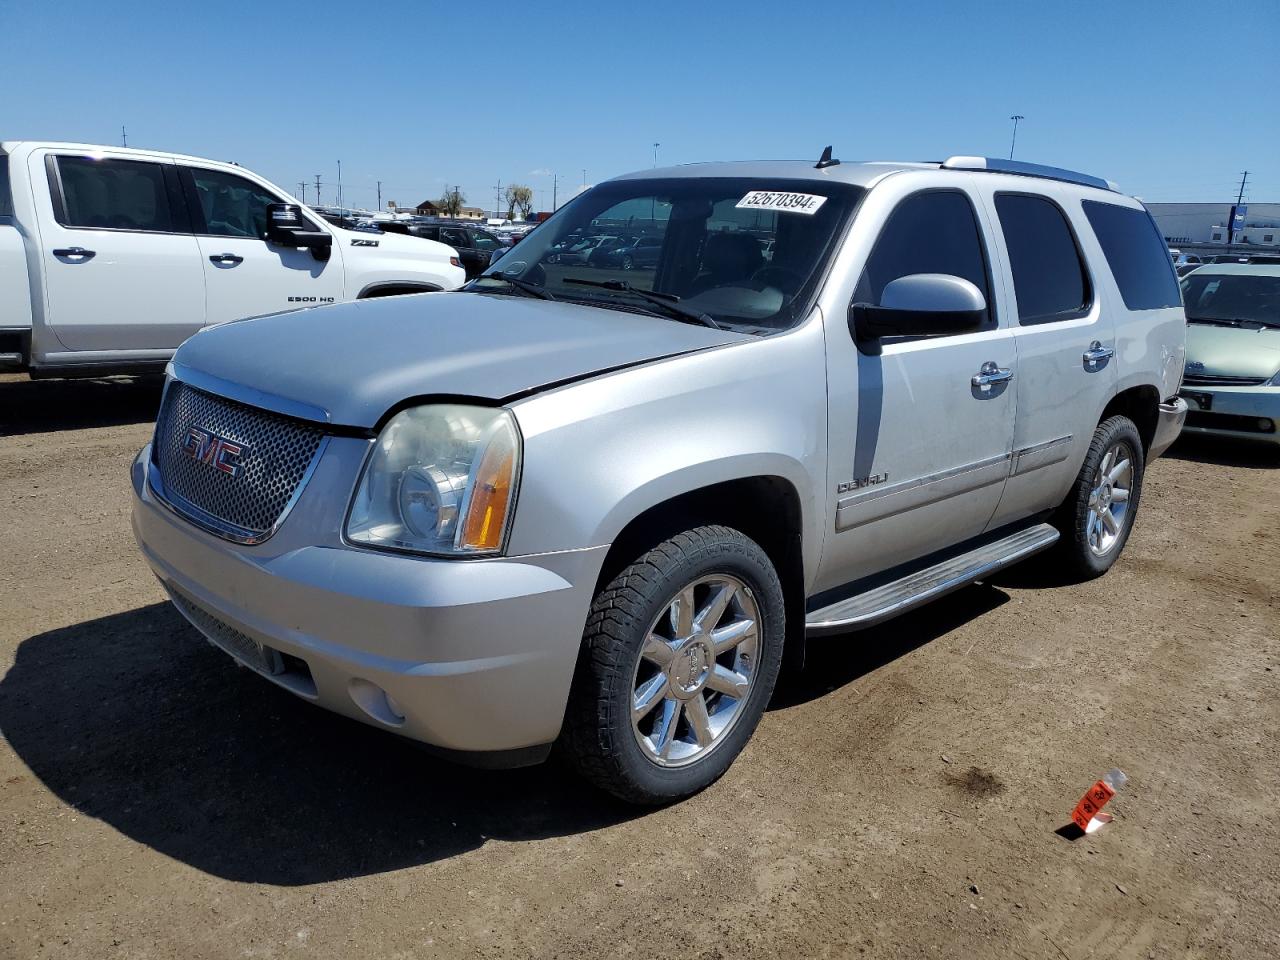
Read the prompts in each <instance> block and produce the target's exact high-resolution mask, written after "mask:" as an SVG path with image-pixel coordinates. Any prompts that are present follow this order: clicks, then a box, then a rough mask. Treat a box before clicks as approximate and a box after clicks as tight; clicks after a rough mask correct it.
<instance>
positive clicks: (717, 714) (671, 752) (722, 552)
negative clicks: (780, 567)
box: [558, 526, 785, 804]
mask: <svg viewBox="0 0 1280 960" xmlns="http://www.w3.org/2000/svg"><path fill="white" fill-rule="evenodd" d="M783 620H784V605H783V599H782V585H781V583H780V582H779V579H778V574H777V571H775V570H774V568H773V564H772V563H770V561H769V558H768V556H766V554H765V552H764V551H763V550H762V549H760V547H759V546H758V545H757V544H756V543H755V542H754V541H752V540H751V539H749V538H748V537H746V536H745V535H743V534H742V533H740V532H738V531H737V530H732V529H730V528H728V527H721V526H706V527H698V528H696V529H693V530H688V531H686V532H684V533H680V534H677V535H676V536H674V537H672V538H671V539H669V540H666V541H664V542H663V543H660V544H659V545H658V546H656V547H654V548H653V549H652V550H650V551H648V552H647V553H645V554H644V555H643V556H641V557H639V558H638V559H636V560H635V561H634V562H633V563H631V564H630V565H629V566H627V568H626V569H624V570H623V571H622V572H621V573H619V574H618V575H617V576H616V577H614V578H613V580H612V581H611V582H609V583H608V584H606V585H605V586H604V588H603V589H601V590H600V592H599V593H598V594H597V595H596V598H595V602H594V603H593V604H592V606H591V611H590V614H589V615H588V617H587V624H586V630H585V632H584V634H583V642H582V648H581V651H580V653H579V657H578V665H577V670H576V673H575V675H574V679H573V685H572V688H571V690H570V693H569V703H568V708H567V711H566V715H565V722H564V728H563V730H562V732H561V735H560V742H559V744H558V749H559V752H560V754H561V755H562V756H563V757H564V758H565V759H566V760H567V761H568V762H569V763H570V765H571V766H572V767H574V768H575V769H576V770H577V771H578V772H579V773H580V774H581V775H582V776H583V777H585V778H586V779H587V780H589V781H591V782H592V783H594V784H595V785H596V786H598V787H600V788H602V789H604V790H606V791H608V792H609V793H612V794H614V795H615V796H617V797H620V798H622V799H623V800H626V801H628V802H630V803H637V804H660V803H667V802H670V801H673V800H678V799H680V798H682V797H687V796H689V795H690V794H693V793H696V792H697V791H699V790H701V789H703V788H704V787H706V786H708V785H709V784H711V783H714V782H715V781H716V780H717V779H718V778H719V777H720V776H721V774H723V773H724V772H725V770H727V769H728V768H729V765H730V764H731V763H732V762H733V760H734V758H735V757H737V755H738V754H739V753H741V752H742V748H743V747H744V746H745V745H746V743H747V740H749V739H750V737H751V734H752V733H753V732H754V730H755V728H756V724H757V723H759V721H760V717H761V715H762V714H763V713H764V709H765V706H766V705H767V704H768V702H769V698H770V696H772V694H773V687H774V683H775V682H776V681H777V677H778V669H779V666H780V664H781V662H782V645H783V638H784V636H785V632H784V622H783Z"/></svg>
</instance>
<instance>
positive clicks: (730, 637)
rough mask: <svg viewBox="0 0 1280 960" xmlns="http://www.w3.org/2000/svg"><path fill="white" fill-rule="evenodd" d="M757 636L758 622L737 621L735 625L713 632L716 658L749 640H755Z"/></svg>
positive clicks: (712, 642)
mask: <svg viewBox="0 0 1280 960" xmlns="http://www.w3.org/2000/svg"><path fill="white" fill-rule="evenodd" d="M755 636H756V622H755V621H754V620H745V619H744V620H735V621H734V622H733V623H729V624H726V625H725V626H723V627H721V628H720V629H719V630H712V631H711V644H712V647H713V648H714V650H715V654H716V656H717V657H718V656H720V654H722V653H725V652H727V651H729V650H732V649H733V648H734V647H736V646H738V645H739V644H741V643H745V642H746V641H748V640H754V639H755Z"/></svg>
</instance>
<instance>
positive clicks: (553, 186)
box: [551, 173, 560, 213]
mask: <svg viewBox="0 0 1280 960" xmlns="http://www.w3.org/2000/svg"><path fill="white" fill-rule="evenodd" d="M559 183H560V174H558V173H553V174H552V175H551V212H552V213H555V212H556V187H557V186H559Z"/></svg>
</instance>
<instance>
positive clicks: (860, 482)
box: [836, 471, 889, 493]
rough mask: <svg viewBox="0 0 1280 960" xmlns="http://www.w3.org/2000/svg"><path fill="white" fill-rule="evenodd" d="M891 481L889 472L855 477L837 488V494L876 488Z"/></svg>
mask: <svg viewBox="0 0 1280 960" xmlns="http://www.w3.org/2000/svg"><path fill="white" fill-rule="evenodd" d="M888 479H889V473H888V471H885V472H884V473H873V474H872V475H871V476H869V477H854V478H853V479H852V480H846V481H845V482H844V483H841V484H838V485H837V486H836V493H848V492H849V491H850V490H860V489H862V488H863V487H874V486H875V485H876V484H877V483H884V482H885V481H886V480H888Z"/></svg>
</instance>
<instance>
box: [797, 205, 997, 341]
mask: <svg viewBox="0 0 1280 960" xmlns="http://www.w3.org/2000/svg"><path fill="white" fill-rule="evenodd" d="M775 262H776V255H775ZM913 273H949V274H951V275H952V276H956V277H963V278H964V279H965V280H968V281H969V282H970V283H972V284H973V285H974V286H976V287H977V288H978V289H979V290H981V291H982V295H983V297H985V298H986V301H987V303H988V305H989V304H990V303H991V292H990V287H989V285H988V283H987V261H986V256H985V254H984V252H983V247H982V237H981V234H980V233H979V232H978V220H977V217H976V216H975V215H974V212H973V204H971V203H970V202H969V198H968V197H966V196H965V195H964V194H963V193H957V192H956V191H954V190H934V191H929V192H928V193H917V194H915V195H914V196H910V197H907V198H906V199H905V200H903V201H902V202H901V203H900V204H898V206H897V207H896V208H895V209H894V211H893V213H892V214H890V215H889V220H888V222H887V223H886V224H885V226H884V230H883V231H881V233H880V237H879V239H878V240H876V245H875V249H874V250H872V251H871V256H870V257H869V258H868V259H867V266H866V268H865V269H864V270H863V272H862V277H861V278H860V279H859V280H858V287H857V289H856V290H855V291H854V294H853V298H854V300H855V301H857V302H859V303H879V302H880V295H881V294H882V293H883V292H884V288H885V285H886V284H887V283H889V281H891V280H897V279H898V278H899V277H906V276H910V275H911V274H913ZM990 316H991V310H990V306H988V308H987V317H988V320H989V319H990Z"/></svg>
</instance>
